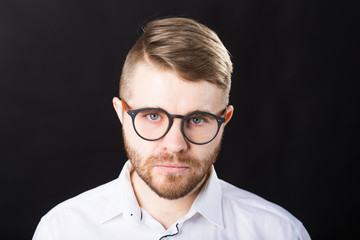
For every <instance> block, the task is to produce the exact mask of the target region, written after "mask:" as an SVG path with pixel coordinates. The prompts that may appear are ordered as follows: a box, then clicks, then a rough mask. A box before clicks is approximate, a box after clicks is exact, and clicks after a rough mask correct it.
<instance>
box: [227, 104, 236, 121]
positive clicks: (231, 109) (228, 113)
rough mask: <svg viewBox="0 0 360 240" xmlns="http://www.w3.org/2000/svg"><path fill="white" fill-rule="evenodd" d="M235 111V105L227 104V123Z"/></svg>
mask: <svg viewBox="0 0 360 240" xmlns="http://www.w3.org/2000/svg"><path fill="white" fill-rule="evenodd" d="M233 113H234V107H233V106H232V105H229V106H227V107H226V111H225V125H226V124H227V123H228V122H229V121H230V119H231V118H232V115H233Z"/></svg>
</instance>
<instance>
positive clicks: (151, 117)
mask: <svg viewBox="0 0 360 240" xmlns="http://www.w3.org/2000/svg"><path fill="white" fill-rule="evenodd" d="M146 117H147V118H148V119H149V120H151V121H160V119H161V117H160V115H159V114H156V113H149V114H147V115H146Z"/></svg>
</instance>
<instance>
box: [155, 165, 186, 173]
mask: <svg viewBox="0 0 360 240" xmlns="http://www.w3.org/2000/svg"><path fill="white" fill-rule="evenodd" d="M155 168H156V169H159V170H160V171H162V172H165V173H183V172H185V171H187V170H188V169H190V168H189V167H188V166H186V165H183V164H178V163H163V164H157V165H155Z"/></svg>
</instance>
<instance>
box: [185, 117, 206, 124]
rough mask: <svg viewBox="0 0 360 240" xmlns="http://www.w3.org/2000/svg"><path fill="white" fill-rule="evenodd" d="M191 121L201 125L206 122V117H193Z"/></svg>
mask: <svg viewBox="0 0 360 240" xmlns="http://www.w3.org/2000/svg"><path fill="white" fill-rule="evenodd" d="M189 122H190V123H191V124H195V125H199V124H202V123H203V122H204V119H202V118H200V117H193V118H191V119H190V120H189Z"/></svg>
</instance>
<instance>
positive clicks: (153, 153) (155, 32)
mask: <svg viewBox="0 0 360 240" xmlns="http://www.w3.org/2000/svg"><path fill="white" fill-rule="evenodd" d="M231 73H232V63H231V60H230V57H229V54H228V52H227V50H226V48H225V47H224V46H223V44H222V43H221V41H220V39H219V38H218V37H217V35H216V34H215V33H214V32H213V31H211V30H210V29H209V28H207V27H206V26H204V25H202V24H200V23H198V22H196V21H193V20H190V19H185V18H167V19H162V20H156V21H153V22H150V23H148V24H147V25H146V27H145V29H144V33H143V35H142V36H141V37H140V38H139V39H138V41H137V42H136V44H135V45H134V46H133V47H132V49H131V50H130V52H129V54H128V56H127V58H126V61H125V64H124V67H123V71H122V75H121V80H120V99H119V98H114V99H113V105H114V108H115V110H116V113H117V115H118V117H119V119H120V122H121V124H122V128H123V137H124V143H125V149H126V152H127V154H128V157H129V159H130V160H129V161H128V162H127V163H126V164H125V166H124V168H123V170H122V171H121V173H120V176H119V178H118V179H116V180H114V181H112V182H110V183H107V184H105V185H102V186H100V187H98V188H95V189H92V190H90V191H87V192H85V193H83V194H81V195H79V196H77V197H75V198H72V199H70V200H68V201H65V202H64V203H61V204H59V205H58V206H56V207H55V208H54V209H52V210H51V211H50V212H49V213H48V214H46V215H45V216H44V217H43V218H42V220H41V221H40V223H39V225H38V228H37V230H36V232H35V235H34V238H33V239H35V240H45V239H46V240H51V239H66V240H72V239H74V240H75V239H76V240H79V239H86V240H94V239H109V240H110V239H171V238H174V239H246V240H249V239H274V240H275V239H276V240H281V239H284V240H285V239H286V240H288V239H310V237H309V235H308V234H307V232H306V230H305V228H304V227H303V225H302V224H301V222H299V221H298V220H297V219H296V218H295V217H293V216H292V215H291V214H290V213H288V212H287V211H286V210H284V209H282V208H281V207H279V206H277V205H275V204H272V203H270V202H267V201H266V200H264V199H262V198H260V197H258V196H256V195H254V194H251V193H249V192H246V191H244V190H241V189H239V188H236V187H234V186H232V185H230V184H229V183H226V182H224V181H221V180H219V179H218V178H217V176H216V172H215V170H214V167H213V164H214V162H215V159H216V157H217V154H218V152H219V150H220V143H221V138H222V135H223V132H224V127H225V126H226V124H227V123H228V122H229V121H230V119H231V117H232V114H233V111H234V109H233V107H232V106H230V105H228V99H229V92H230V82H231Z"/></svg>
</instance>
